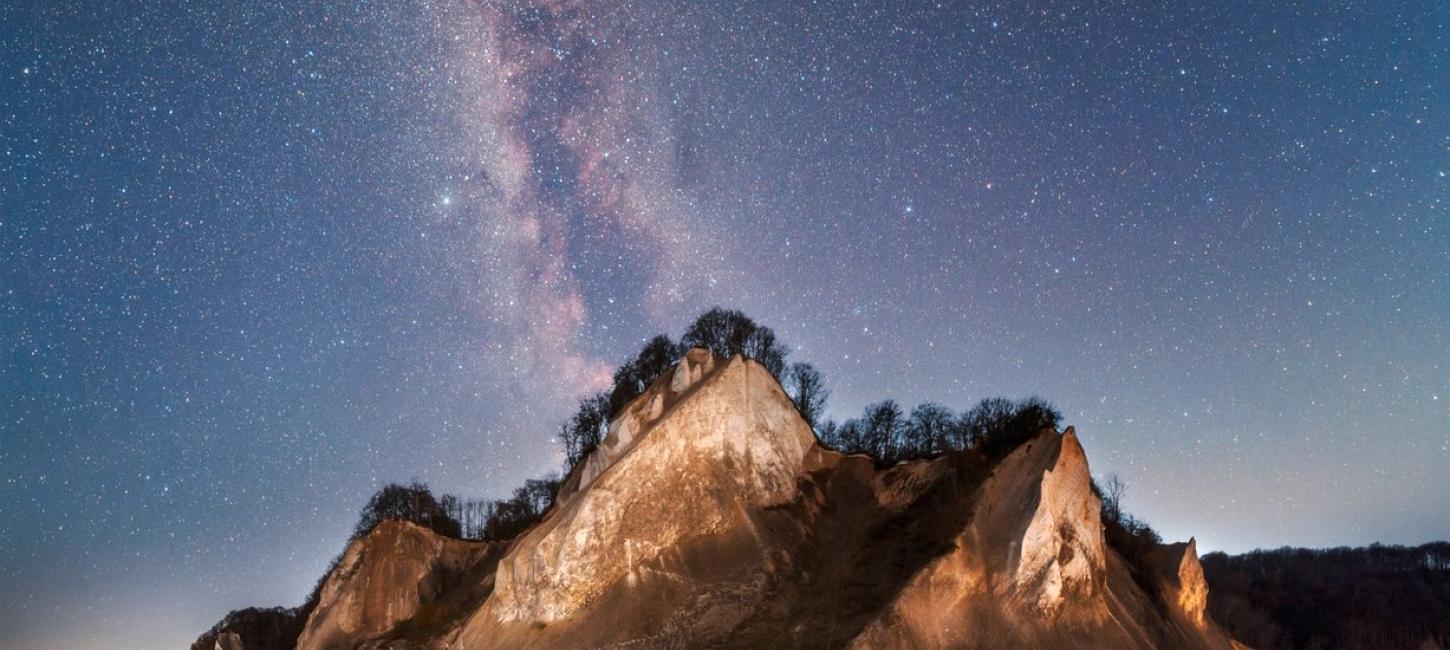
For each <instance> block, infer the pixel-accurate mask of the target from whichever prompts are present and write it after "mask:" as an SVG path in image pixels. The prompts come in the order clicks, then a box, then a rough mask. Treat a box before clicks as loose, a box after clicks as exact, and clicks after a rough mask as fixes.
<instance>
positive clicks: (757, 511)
mask: <svg viewBox="0 0 1450 650" xmlns="http://www.w3.org/2000/svg"><path fill="white" fill-rule="evenodd" d="M1100 511H1101V504H1100V502H1099V499H1098V497H1097V495H1096V494H1095V492H1094V490H1093V488H1092V485H1091V480H1090V474H1089V469H1088V462H1087V457H1086V454H1085V453H1084V451H1083V448H1082V446H1081V445H1080V444H1079V442H1078V439H1077V435H1076V432H1075V431H1074V430H1073V429H1071V428H1069V429H1068V430H1067V431H1066V432H1063V433H1060V434H1059V433H1058V432H1056V431H1052V430H1050V429H1044V430H1043V431H1041V432H1040V433H1039V434H1037V435H1036V436H1035V437H1033V438H1032V439H1030V440H1029V441H1027V442H1025V443H1023V444H1022V445H1020V446H1019V447H1017V448H1016V449H1015V450H1013V451H1011V452H1010V453H1008V454H1007V455H1006V456H1005V457H1004V458H1002V459H1001V460H998V461H995V462H988V461H987V460H986V459H985V458H984V457H982V456H981V455H980V454H977V453H962V454H952V455H948V456H944V457H939V458H931V459H923V460H916V461H908V462H902V463H898V464H895V465H893V466H891V467H885V468H882V467H877V466H876V465H875V463H874V462H873V461H872V460H871V459H870V458H867V457H864V456H857V455H844V454H840V453H837V452H835V451H831V450H829V449H825V448H822V447H820V446H819V445H818V444H817V443H816V439H815V436H814V434H813V433H812V431H811V430H810V428H809V426H808V425H806V423H805V422H804V421H803V420H802V419H801V418H800V416H799V415H798V414H797V413H796V411H795V409H794V407H793V405H792V404H791V402H790V401H789V399H788V398H787V396H786V395H785V393H784V391H782V390H781V388H780V385H779V383H778V382H777V381H776V380H775V378H774V377H772V376H771V375H770V373H769V372H767V371H766V370H765V369H764V368H763V367H762V366H760V365H759V364H758V363H755V362H753V361H750V360H747V359H745V358H743V357H736V358H734V359H730V360H724V359H718V358H715V357H712V356H711V355H710V354H709V353H708V352H706V351H704V350H692V351H691V352H690V353H689V354H687V355H686V357H685V358H684V359H682V360H681V361H680V363H678V364H677V365H676V366H675V367H674V368H673V369H672V370H671V371H669V372H667V373H666V374H665V376H663V377H661V378H660V379H659V380H657V381H656V382H655V384H654V385H652V386H650V387H649V388H648V389H647V390H646V391H645V392H644V394H642V395H641V396H640V397H638V398H637V399H635V400H634V401H633V402H631V403H630V404H629V405H627V406H626V407H625V409H624V410H623V411H622V413H620V414H619V415H618V416H617V417H616V418H615V420H614V421H613V422H611V425H610V430H609V434H608V436H607V437H606V438H605V440H604V441H603V442H602V444H601V445H600V446H599V448H598V449H596V450H595V451H594V452H593V454H591V455H590V456H589V457H588V458H587V459H586V460H585V461H584V462H582V463H581V464H580V465H579V466H578V467H576V468H575V471H574V472H573V473H572V474H571V475H570V476H569V477H568V478H567V479H566V481H565V483H564V485H563V487H562V488H561V491H560V494H559V496H558V498H557V500H556V503H555V507H554V508H553V510H552V511H551V512H550V513H549V514H548V515H547V517H546V518H545V519H544V520H543V521H542V522H540V523H539V524H538V525H536V526H535V527H534V528H533V529H531V530H529V531H528V532H527V533H525V534H524V535H522V536H521V537H519V538H518V539H516V540H514V541H513V542H512V543H510V544H508V545H507V548H504V545H499V544H493V545H485V544H479V543H473V542H462V541H458V540H446V539H443V538H441V537H438V536H437V535H435V534H433V533H432V532H430V531H427V530H424V529H421V528H418V527H415V526H411V525H408V524H399V523H396V522H391V523H388V524H384V525H383V526H380V527H379V529H378V530H377V531H374V533H373V534H371V535H368V536H367V537H365V538H363V539H361V540H358V541H357V542H354V544H353V545H352V546H351V547H350V548H349V549H348V551H347V554H346V555H345V556H344V558H343V561H342V562H341V563H340V564H339V566H338V567H337V568H336V569H335V570H334V571H333V573H332V575H331V576H329V578H328V580H327V583H326V585H325V586H324V589H323V597H322V602H321V604H320V605H319V606H318V608H317V610H316V611H315V612H314V613H313V614H312V616H311V618H310V619H309V620H308V621H307V626H306V629H305V630H304V632H303V634H302V640H301V643H299V647H301V648H307V649H309V650H311V649H313V648H334V647H430V648H529V647H536V648H560V647H646V648H648V647H701V646H709V647H740V648H758V647H822V648H838V647H860V648H917V647H1001V646H1051V647H1095V648H1151V647H1183V648H1229V647H1232V642H1231V641H1230V640H1229V639H1228V638H1227V637H1226V636H1225V635H1224V634H1223V633H1222V632H1221V631H1220V630H1219V628H1218V627H1217V626H1216V625H1214V623H1213V622H1212V621H1211V620H1209V619H1208V617H1207V616H1206V615H1205V614H1204V609H1203V607H1204V602H1205V601H1206V598H1205V594H1206V586H1204V583H1203V578H1202V569H1201V567H1199V566H1198V562H1197V555H1196V552H1195V548H1194V545H1193V543H1192V542H1191V541H1190V542H1189V543H1187V544H1180V545H1172V546H1164V547H1160V548H1159V549H1157V550H1156V551H1155V554H1154V556H1153V558H1154V561H1153V562H1151V563H1150V564H1151V565H1150V566H1147V567H1146V568H1144V567H1141V566H1137V565H1134V566H1129V564H1128V563H1127V562H1126V561H1125V560H1124V559H1123V558H1122V557H1120V556H1119V555H1118V554H1117V553H1116V552H1115V551H1114V550H1113V548H1111V547H1110V546H1109V545H1108V544H1107V543H1106V542H1105V539H1104V535H1103V525H1102V521H1101V518H1100V516H1101V515H1100ZM1145 572H1146V573H1145ZM1145 575H1146V576H1147V577H1145Z"/></svg>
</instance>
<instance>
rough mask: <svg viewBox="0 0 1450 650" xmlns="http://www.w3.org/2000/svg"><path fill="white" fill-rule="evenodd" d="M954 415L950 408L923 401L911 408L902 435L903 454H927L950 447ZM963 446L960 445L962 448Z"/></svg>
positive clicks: (936, 452)
mask: <svg viewBox="0 0 1450 650" xmlns="http://www.w3.org/2000/svg"><path fill="white" fill-rule="evenodd" d="M955 429H956V416H955V415H953V414H952V412H951V409H948V408H946V407H945V406H941V405H939V404H933V403H931V402H924V403H922V404H918V405H917V406H916V408H914V409H912V410H911V417H910V418H908V419H907V422H906V427H905V429H904V432H903V435H902V438H903V440H902V455H903V456H927V455H931V454H940V453H942V452H945V451H948V450H950V449H952V446H951V442H952V440H951V439H952V433H953V431H954V430H955ZM962 448H965V447H961V448H959V449H962Z"/></svg>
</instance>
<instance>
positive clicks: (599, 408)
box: [559, 393, 609, 469]
mask: <svg viewBox="0 0 1450 650" xmlns="http://www.w3.org/2000/svg"><path fill="white" fill-rule="evenodd" d="M608 425H609V396H608V395H605V394H604V393H596V394H594V395H591V396H589V397H586V398H584V399H583V400H581V401H580V402H579V408H578V410H576V411H574V417H572V418H570V419H569V420H568V421H567V422H565V423H563V424H562V425H560V426H559V440H560V441H561V442H563V443H564V462H565V465H566V466H567V469H573V468H574V466H575V465H578V464H579V463H580V461H583V460H584V458H585V457H587V456H588V455H589V454H590V453H591V452H593V451H594V448H595V447H598V446H599V443H600V442H601V441H602V440H603V439H604V434H605V430H606V427H607V426H608Z"/></svg>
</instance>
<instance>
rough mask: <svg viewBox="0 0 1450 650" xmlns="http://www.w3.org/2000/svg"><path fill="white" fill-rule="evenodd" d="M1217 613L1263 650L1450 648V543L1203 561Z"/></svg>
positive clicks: (1215, 556) (1218, 556) (1212, 611)
mask: <svg viewBox="0 0 1450 650" xmlns="http://www.w3.org/2000/svg"><path fill="white" fill-rule="evenodd" d="M1202 563H1203V573H1204V576H1205V577H1206V578H1207V580H1208V586H1209V593H1208V612H1209V616H1211V617H1213V620H1215V621H1217V622H1218V624H1219V625H1222V626H1223V627H1224V629H1225V630H1227V631H1228V633H1229V634H1230V635H1232V636H1233V637H1234V638H1235V639H1238V640H1239V641H1241V642H1243V643H1245V644H1247V645H1249V646H1251V647H1253V648H1256V649H1257V650H1311V649H1318V648H1355V649H1359V650H1375V649H1379V648H1385V649H1388V648H1445V647H1450V542H1433V543H1430V544H1425V545H1423V546H1415V547H1404V546H1381V545H1374V546H1369V547H1365V548H1329V549H1306V548H1288V547H1285V548H1280V549H1274V550H1261V551H1253V552H1250V553H1245V554H1243V555H1225V554H1223V553H1209V554H1207V555H1205V556H1203V558H1202Z"/></svg>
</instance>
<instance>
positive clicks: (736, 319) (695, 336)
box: [681, 307, 787, 377]
mask: <svg viewBox="0 0 1450 650" xmlns="http://www.w3.org/2000/svg"><path fill="white" fill-rule="evenodd" d="M681 343H682V344H683V345H684V347H685V348H687V349H688V348H697V347H699V348H709V349H710V351H711V352H714V353H715V355H716V356H720V357H725V358H727V359H728V358H730V357H733V356H735V355H736V354H743V355H745V356H746V357H748V358H751V359H754V360H756V361H759V362H760V364H761V365H763V366H765V369H766V370H769V371H770V374H772V375H775V376H776V377H780V375H781V373H782V372H784V371H785V357H786V354H787V351H786V349H785V347H784V346H782V345H780V344H779V343H777V342H776V340H775V332H774V331H772V330H771V329H770V328H769V327H764V326H761V325H757V324H756V323H755V321H753V320H751V319H750V317H749V316H746V315H745V314H744V313H741V312H739V311H737V310H734V309H721V308H719V307H715V308H713V309H711V310H710V311H707V312H705V313H703V314H700V317H699V318H696V319H695V322H694V323H691V324H690V328H689V329H688V330H686V331H685V336H684V338H682V339H681Z"/></svg>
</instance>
